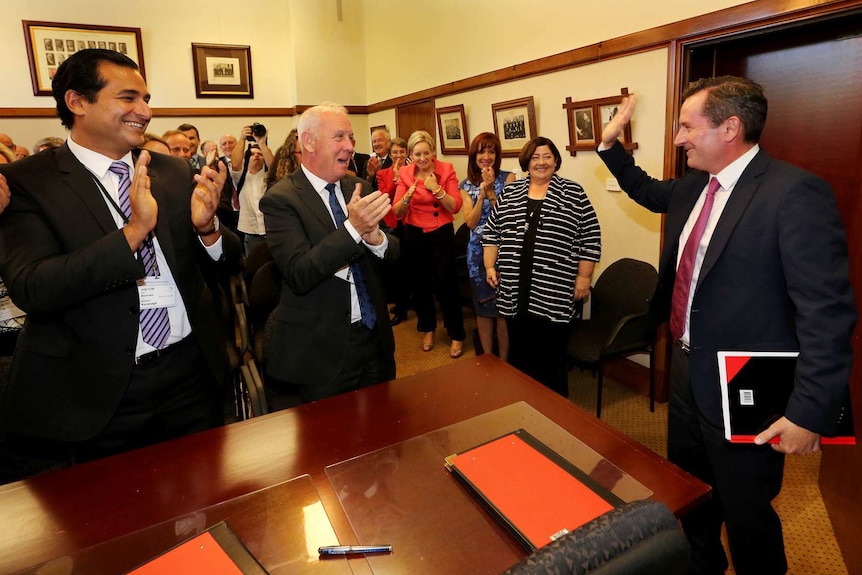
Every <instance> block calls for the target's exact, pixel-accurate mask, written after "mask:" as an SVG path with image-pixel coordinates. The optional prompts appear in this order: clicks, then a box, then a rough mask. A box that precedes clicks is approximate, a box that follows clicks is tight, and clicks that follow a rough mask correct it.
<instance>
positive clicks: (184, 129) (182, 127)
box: [177, 124, 201, 139]
mask: <svg viewBox="0 0 862 575" xmlns="http://www.w3.org/2000/svg"><path fill="white" fill-rule="evenodd" d="M177 130H179V131H180V132H188V131H189V130H194V131H195V135H196V136H197V137H198V139H200V137H201V133H200V132H198V129H197V128H195V127H194V126H192V125H191V124H180V125H179V126H177Z"/></svg>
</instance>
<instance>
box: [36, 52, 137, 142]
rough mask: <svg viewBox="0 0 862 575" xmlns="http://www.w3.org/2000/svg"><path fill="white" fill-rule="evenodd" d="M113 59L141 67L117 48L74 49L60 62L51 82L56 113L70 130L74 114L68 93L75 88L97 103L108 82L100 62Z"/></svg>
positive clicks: (128, 66)
mask: <svg viewBox="0 0 862 575" xmlns="http://www.w3.org/2000/svg"><path fill="white" fill-rule="evenodd" d="M102 62H110V63H111V64H116V65H117V66H123V67H124V68H131V69H133V70H137V69H138V65H137V64H136V63H135V61H134V60H132V59H131V58H129V57H128V56H126V55H125V54H120V53H119V52H115V51H114V50H104V49H101V48H88V49H85V50H79V51H78V52H75V53H74V54H72V55H71V56H69V57H68V58H66V60H65V61H64V62H63V63H62V64H60V67H59V68H57V73H56V74H55V75H54V79H53V80H52V81H51V91H52V93H53V94H54V101H55V102H57V115H58V116H59V117H60V121H61V122H62V123H63V125H64V126H66V127H67V128H69V129H71V128H72V124H74V123H75V115H74V114H73V113H72V112H71V110H69V107H68V106H67V105H66V92H68V91H69V90H74V91H75V92H78V93H79V94H81V96H82V97H83V98H84V100H86V101H87V102H91V103H92V102H95V101H96V98H98V97H99V92H100V91H101V89H102V88H104V87H105V84H107V81H105V79H104V78H102V76H101V75H100V74H99V65H100V64H101V63H102Z"/></svg>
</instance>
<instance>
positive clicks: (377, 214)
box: [347, 184, 392, 245]
mask: <svg viewBox="0 0 862 575" xmlns="http://www.w3.org/2000/svg"><path fill="white" fill-rule="evenodd" d="M390 209H392V205H391V204H390V203H389V195H388V194H384V193H383V192H380V191H377V192H371V193H370V194H368V195H367V196H363V195H362V184H356V188H354V190H353V196H351V198H350V203H349V204H347V219H348V220H349V221H350V223H351V224H353V228H354V229H355V230H356V231H357V233H359V235H360V236H362V239H364V240H365V241H366V242H367V243H369V244H371V245H378V244H379V243H380V241H382V240H380V239H379V238H375V237H373V236H374V235H377V236H379V234H373V233H371V232H375V231H376V230H378V229H380V228H379V223H380V220H382V219H383V216H385V215H386V214H387V213H389V210H390ZM369 239H370V240H371V241H369ZM375 240H377V241H375Z"/></svg>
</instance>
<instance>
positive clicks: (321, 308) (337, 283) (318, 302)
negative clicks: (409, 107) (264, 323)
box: [260, 169, 400, 385]
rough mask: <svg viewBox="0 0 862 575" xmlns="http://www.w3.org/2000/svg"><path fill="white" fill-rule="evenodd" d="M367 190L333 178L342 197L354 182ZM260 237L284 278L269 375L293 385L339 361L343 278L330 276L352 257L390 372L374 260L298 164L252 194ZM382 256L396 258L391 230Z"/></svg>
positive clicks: (345, 314)
mask: <svg viewBox="0 0 862 575" xmlns="http://www.w3.org/2000/svg"><path fill="white" fill-rule="evenodd" d="M357 183H360V184H362V188H363V195H367V194H369V193H371V188H370V186H369V184H368V182H367V181H365V180H363V179H360V178H357V177H354V176H350V175H348V176H345V177H344V178H342V179H341V181H340V185H341V190H342V193H343V194H344V199H345V202H346V203H348V204H349V203H350V197H351V196H352V195H353V190H354V188H355V187H356V184H357ZM260 210H261V211H262V212H263V214H264V220H265V222H266V240H267V244H268V245H269V249H270V251H271V252H272V256H273V259H274V260H275V263H276V265H277V266H278V268H279V270H280V271H281V275H282V278H283V281H284V284H283V286H282V290H281V301H280V303H279V306H278V308H277V309H276V311H275V313H276V317H277V321H276V322H275V323H276V326H275V329H274V334H273V338H272V343H271V350H272V351H271V352H270V354H269V362H268V365H267V370H268V372H269V373H270V374H271V375H272V376H273V377H275V378H278V379H280V380H283V381H289V382H292V383H297V384H301V385H314V384H330V383H333V382H335V380H336V378H337V376H338V374H339V372H340V371H341V368H342V366H343V363H344V353H343V349H344V348H345V347H346V346H347V345H348V339H349V336H350V331H349V330H350V286H349V284H348V283H347V282H346V281H344V280H342V279H340V278H337V277H335V275H334V274H335V272H336V271H338V270H339V269H341V268H343V267H344V266H346V265H350V264H352V263H354V262H357V261H358V262H359V263H360V264H361V265H362V269H363V271H364V274H365V278H366V280H367V283H368V287H369V290H370V292H371V298H372V300H373V301H374V310H375V312H376V314H377V326H376V329H377V334H378V336H379V341H380V345H381V350H380V357H381V358H386V360H387V361H391V372H392V375H393V377H394V374H395V360H394V351H395V340H394V338H393V336H392V328H391V326H390V325H389V321H388V319H389V313H388V312H387V310H386V294H385V292H384V290H383V285H382V280H381V269H380V268H381V262H382V261H383V260H381V259H380V258H378V257H377V256H375V255H374V254H371V253H369V251H368V249H367V248H366V247H365V246H364V245H363V244H362V243H361V242H360V243H358V244H357V243H356V242H355V241H354V240H353V238H352V237H351V235H350V232H348V231H347V229H346V228H345V227H344V226H341V227H339V228H337V229H336V227H335V224H334V223H333V221H332V217H331V216H330V215H329V211H328V210H327V209H326V206H325V205H324V204H323V200H322V199H321V197H320V195H318V193H317V192H315V191H314V188H313V187H312V185H311V182H309V181H308V178H307V177H306V176H305V173H304V172H303V171H302V169H299V170H296V171H295V172H294V173H292V174H290V175H289V176H286V177H284V178H282V180H280V181H279V182H278V183H277V184H276V185H275V186H273V187H272V188H270V189H269V190H268V191H267V192H266V195H265V196H264V197H263V199H261V201H260ZM387 235H388V238H389V247H388V248H387V250H386V255H385V257H384V260H387V261H394V260H396V259H397V258H398V254H399V249H400V248H399V244H398V239H397V238H395V236H393V235H391V234H387Z"/></svg>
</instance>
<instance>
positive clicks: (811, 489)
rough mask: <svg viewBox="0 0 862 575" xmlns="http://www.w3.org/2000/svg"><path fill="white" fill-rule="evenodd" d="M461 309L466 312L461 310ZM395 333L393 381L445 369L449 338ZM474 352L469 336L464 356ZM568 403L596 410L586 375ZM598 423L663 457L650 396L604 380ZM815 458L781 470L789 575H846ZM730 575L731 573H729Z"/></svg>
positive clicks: (660, 423)
mask: <svg viewBox="0 0 862 575" xmlns="http://www.w3.org/2000/svg"><path fill="white" fill-rule="evenodd" d="M465 311H466V310H465ZM465 324H466V328H467V333H468V334H470V333H471V331H472V329H473V328H474V327H475V320H474V319H473V318H472V317H469V316H468V317H465ZM393 329H394V332H395V340H396V350H395V359H396V365H397V366H398V377H405V376H408V375H412V374H415V373H418V372H421V371H425V370H428V369H433V368H435V367H440V366H443V365H449V364H450V363H451V362H453V361H461V359H457V360H453V359H451V358H450V357H449V339H448V338H447V337H446V335H445V333H444V332H443V330H442V329H438V330H437V339H436V345H435V346H434V349H433V350H431V351H429V352H427V353H426V352H423V351H422V350H421V343H422V336H421V334H420V333H418V332H417V331H416V319H415V316H414V315H413V314H412V313H411V315H410V316H409V318H408V320H407V321H406V322H403V323H401V324H399V325H397V326H396V327H395V328H393ZM474 354H475V350H474V347H473V342H472V341H471V338H470V337H469V335H468V338H467V341H466V342H465V345H464V356H462V359H463V358H464V357H472V356H473V355H474ZM569 399H570V400H571V401H573V402H574V403H576V404H577V405H579V406H581V407H583V408H584V409H586V410H587V411H590V412H592V413H594V412H595V405H596V380H595V378H593V376H592V374H591V373H590V372H588V371H584V372H582V371H580V370H578V369H575V370H572V371H571V372H570V373H569ZM602 419H603V420H604V421H605V422H607V423H609V424H610V425H612V426H614V427H616V428H617V429H619V430H620V431H622V432H623V433H625V434H627V435H629V436H631V437H633V438H635V439H636V440H638V441H640V442H641V443H643V444H644V445H646V446H647V447H649V448H650V449H652V450H653V451H655V452H656V453H658V454H659V455H661V456H663V457H666V456H667V449H666V445H667V404H662V403H657V404H656V410H655V413H650V411H649V398H648V397H646V396H644V395H639V394H637V393H636V392H634V391H633V390H631V389H630V388H628V387H626V386H624V385H620V384H619V383H617V382H615V381H613V380H612V379H609V378H608V377H605V385H604V393H603V395H602ZM819 470H820V456H819V454H818V455H814V456H789V457H788V458H787V460H786V464H785V470H784V485H783V489H782V491H781V494H780V495H779V496H778V498H777V499H776V500H775V508H776V510H777V511H778V514H779V515H780V516H781V520H782V524H783V526H784V538H785V548H786V550H787V560H788V563H789V571H788V572H789V573H791V574H794V575H846V574H847V568H846V566H845V565H844V561H843V559H842V556H841V551H840V549H839V548H838V543H837V541H836V540H835V535H834V533H833V531H832V525H831V524H830V522H829V517H828V516H827V514H826V508H825V506H824V505H823V499H822V498H821V497H820V489H819V487H818V486H817V479H818V474H819ZM727 573H729V574H732V573H734V571H733V569H730V570H728V572H727Z"/></svg>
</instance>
